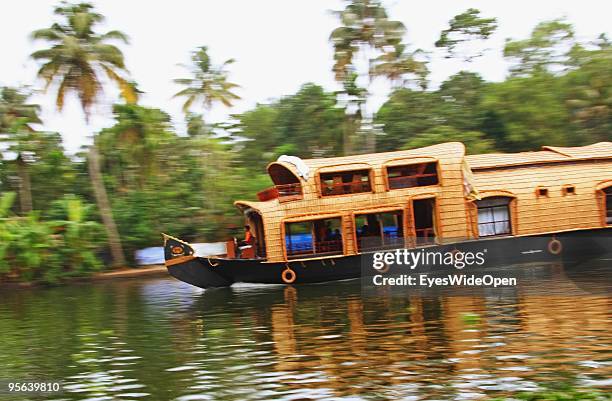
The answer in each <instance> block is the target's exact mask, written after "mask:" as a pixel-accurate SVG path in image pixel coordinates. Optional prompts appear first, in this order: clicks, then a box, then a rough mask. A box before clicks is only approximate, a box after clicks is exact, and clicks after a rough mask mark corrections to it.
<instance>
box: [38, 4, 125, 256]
mask: <svg viewBox="0 0 612 401" xmlns="http://www.w3.org/2000/svg"><path fill="white" fill-rule="evenodd" d="M54 13H55V14H56V15H58V16H59V17H60V20H61V21H60V22H56V23H54V24H53V25H52V26H51V27H50V28H46V29H40V30H37V31H34V32H33V33H32V38H33V39H34V40H44V41H46V42H47V43H49V44H50V47H49V48H47V49H43V50H39V51H35V52H34V53H32V55H31V57H32V58H33V59H35V60H37V61H42V62H43V65H42V66H41V67H40V69H39V70H38V77H39V78H41V79H42V80H43V81H44V82H45V84H46V85H45V90H47V89H49V88H50V87H54V88H55V90H56V96H55V102H56V105H57V108H58V110H60V111H61V110H62V109H63V106H64V99H65V96H66V95H67V94H69V93H72V94H76V95H77V96H78V98H79V101H80V103H81V107H82V109H83V111H84V113H85V119H86V121H87V122H89V117H90V114H91V108H92V106H93V105H94V104H96V102H97V100H98V96H99V95H100V93H101V92H102V88H103V82H104V81H103V78H107V79H108V80H109V81H111V82H114V83H115V84H116V85H117V86H118V87H119V89H120V91H121V96H122V97H123V98H124V99H125V100H126V102H128V103H132V102H135V101H136V100H137V93H136V92H135V90H134V85H133V84H132V83H131V82H130V81H128V80H127V79H126V78H125V77H124V76H125V75H126V74H127V70H126V68H125V63H124V60H123V53H122V52H121V50H119V48H117V47H116V46H115V45H113V44H111V43H108V41H109V40H118V41H122V42H124V43H127V37H126V35H125V34H123V33H122V32H119V31H109V32H106V33H103V34H99V33H96V32H95V30H94V28H95V27H96V25H98V24H100V23H101V22H102V21H103V20H104V17H103V16H102V15H101V14H98V13H96V12H94V7H93V5H91V4H89V3H79V4H69V3H66V2H62V3H61V5H60V6H58V7H56V8H55V10H54ZM88 159H89V163H88V167H89V175H90V178H91V181H92V187H93V192H94V196H95V198H96V202H97V204H98V209H99V211H100V215H101V217H102V221H103V223H104V226H105V228H106V232H107V235H108V240H109V246H110V249H111V254H112V257H113V264H114V265H115V266H121V265H125V257H124V254H123V248H122V246H121V240H120V237H119V232H118V231H117V226H116V225H115V220H114V218H113V215H112V210H111V206H110V202H109V199H108V194H107V193H106V188H105V187H104V183H103V181H102V174H101V172H100V156H99V154H98V150H97V147H96V143H95V140H94V144H93V145H92V146H91V147H90V149H89V154H88Z"/></svg>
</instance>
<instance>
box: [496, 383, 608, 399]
mask: <svg viewBox="0 0 612 401" xmlns="http://www.w3.org/2000/svg"><path fill="white" fill-rule="evenodd" d="M611 399H612V397H611V396H610V394H606V393H604V392H602V391H600V390H598V389H594V388H579V387H575V386H574V385H572V384H568V383H559V384H555V385H552V386H549V387H548V388H544V389H541V390H537V391H525V392H519V393H516V394H513V396H512V398H491V399H490V401H510V400H522V401H610V400H611Z"/></svg>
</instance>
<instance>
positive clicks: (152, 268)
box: [0, 265, 168, 288]
mask: <svg viewBox="0 0 612 401" xmlns="http://www.w3.org/2000/svg"><path fill="white" fill-rule="evenodd" d="M167 274H168V270H167V269H166V266H165V265H146V266H141V267H122V268H119V269H113V270H108V271H103V272H99V273H95V274H93V275H91V276H84V277H73V278H69V279H64V280H62V281H61V282H60V283H58V284H59V285H63V284H70V283H74V282H87V281H102V280H117V279H128V278H138V277H151V276H165V275H167ZM43 285H47V284H42V283H37V282H25V283H24V282H19V281H0V288H7V287H9V288H11V287H12V288H31V287H38V286H43Z"/></svg>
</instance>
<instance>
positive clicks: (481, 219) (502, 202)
mask: <svg viewBox="0 0 612 401" xmlns="http://www.w3.org/2000/svg"><path fill="white" fill-rule="evenodd" d="M511 201H512V198H510V197H507V196H494V197H490V198H485V199H483V200H479V201H477V202H476V206H477V207H478V235H479V236H480V237H491V236H495V235H510V234H512V222H511V219H510V202H511Z"/></svg>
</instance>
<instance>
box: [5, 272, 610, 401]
mask: <svg viewBox="0 0 612 401" xmlns="http://www.w3.org/2000/svg"><path fill="white" fill-rule="evenodd" d="M525 269H534V267H533V266H527V267H525ZM537 269H539V271H541V269H550V272H549V273H551V274H552V275H553V277H554V275H555V274H563V272H561V273H560V272H559V269H560V267H559V266H553V267H537ZM555 269H556V270H555ZM562 269H563V268H562V267H561V270H562ZM607 271H609V270H607ZM538 277H542V275H541V274H538V275H534V279H533V280H532V281H531V285H534V284H535V286H536V287H537V286H538V285H539V284H541V285H540V289H541V291H539V292H533V291H530V292H524V291H522V290H521V288H516V289H515V290H513V291H505V292H504V293H495V292H490V291H483V292H482V293H481V294H478V293H471V294H470V295H468V296H461V295H439V296H436V295H431V294H425V295H411V294H410V293H409V292H408V293H406V295H405V296H397V295H393V296H390V295H389V296H385V294H384V292H383V293H381V294H375V295H372V294H368V293H365V292H364V291H362V288H361V284H360V282H359V280H353V281H344V282H336V283H325V284H318V285H302V286H296V287H284V286H253V285H236V286H234V287H232V288H225V289H215V290H207V291H203V290H200V289H197V288H194V287H191V286H189V285H187V284H183V283H181V282H178V281H176V280H174V279H172V278H170V277H167V278H166V277H161V278H147V279H124V280H117V281H107V282H99V283H87V284H75V285H70V286H65V287H58V288H35V289H19V290H6V289H1V290H0V291H1V293H0V379H10V380H23V379H25V378H37V379H46V380H48V381H52V380H61V381H62V382H63V385H64V389H63V392H62V393H59V394H47V395H45V396H42V395H28V396H25V395H21V396H15V395H9V394H6V393H4V394H0V399H7V400H12V399H14V400H21V399H54V400H59V399H66V400H85V399H87V400H115V399H117V400H118V399H123V400H129V399H132V400H136V399H143V400H145V399H146V400H180V401H188V400H322V399H329V400H412V401H415V400H464V399H478V398H493V397H508V396H512V395H515V394H516V393H518V392H521V391H534V390H537V389H539V388H544V387H550V386H557V387H558V386H565V385H568V386H572V387H574V388H578V389H582V388H594V389H599V390H600V391H603V392H607V391H608V392H609V390H610V389H611V387H610V386H611V385H612V383H611V377H612V344H611V343H612V341H611V340H612V334H611V333H612V331H611V329H612V324H611V323H612V320H611V313H612V312H611V311H612V308H611V304H612V296H610V293H609V292H608V291H587V292H584V291H583V292H582V293H580V294H579V295H577V294H573V293H571V290H568V289H567V288H566V284H567V283H566V284H563V288H561V287H559V288H556V284H555V283H556V282H557V281H555V280H550V279H549V280H546V281H545V282H544V281H542V282H541V283H540V282H539V281H538V280H543V279H540V278H538ZM546 277H549V278H550V277H551V276H550V275H547V276H546ZM605 280H609V275H608V274H607V272H606V271H604V272H603V273H600V276H595V277H590V278H589V277H587V278H585V279H584V282H582V283H581V286H582V288H583V289H584V288H589V289H592V288H593V287H594V286H597V285H598V284H600V283H602V282H603V281H605ZM608 283H609V282H608ZM559 285H561V284H559ZM28 397H29V398H28Z"/></svg>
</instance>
